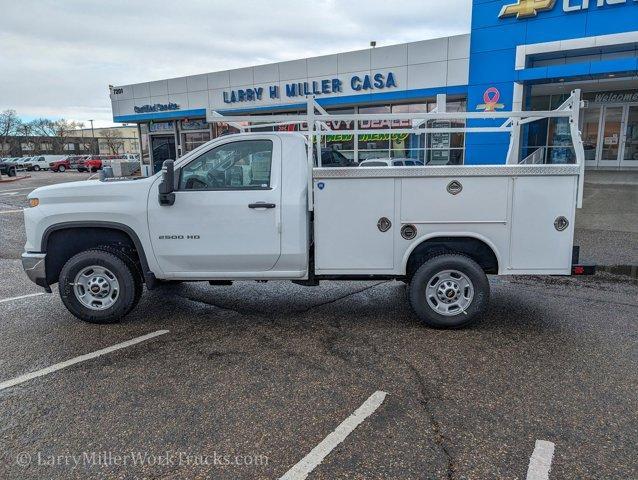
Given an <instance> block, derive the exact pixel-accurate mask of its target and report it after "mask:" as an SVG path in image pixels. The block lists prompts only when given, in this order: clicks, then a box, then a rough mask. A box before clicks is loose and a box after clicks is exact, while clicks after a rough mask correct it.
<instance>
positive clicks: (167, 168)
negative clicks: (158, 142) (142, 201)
mask: <svg viewBox="0 0 638 480" xmlns="http://www.w3.org/2000/svg"><path fill="white" fill-rule="evenodd" d="M158 200H159V204H160V205H162V206H164V207H168V206H171V205H173V204H174V203H175V162H174V161H173V160H166V161H164V164H163V165H162V182H161V183H160V184H159V194H158Z"/></svg>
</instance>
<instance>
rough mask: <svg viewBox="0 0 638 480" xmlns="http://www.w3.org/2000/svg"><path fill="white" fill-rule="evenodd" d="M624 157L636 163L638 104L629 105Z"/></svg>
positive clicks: (637, 161)
mask: <svg viewBox="0 0 638 480" xmlns="http://www.w3.org/2000/svg"><path fill="white" fill-rule="evenodd" d="M624 157H625V160H629V161H632V162H634V163H638V105H633V106H630V107H629V115H628V117H627V135H626V137H625V155H624Z"/></svg>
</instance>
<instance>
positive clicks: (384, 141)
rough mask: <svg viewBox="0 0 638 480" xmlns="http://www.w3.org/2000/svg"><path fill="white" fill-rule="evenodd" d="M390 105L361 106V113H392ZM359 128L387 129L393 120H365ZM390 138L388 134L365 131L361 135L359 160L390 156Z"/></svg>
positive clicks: (360, 123) (390, 126)
mask: <svg viewBox="0 0 638 480" xmlns="http://www.w3.org/2000/svg"><path fill="white" fill-rule="evenodd" d="M391 111H392V110H391V107H390V105H379V106H374V107H359V113H361V114H375V113H391ZM359 128H361V129H365V130H375V129H377V130H385V129H390V128H392V122H389V121H383V120H363V121H360V122H359ZM390 138H391V136H390V135H388V134H376V133H364V134H360V135H359V161H362V160H367V159H369V158H389V157H390Z"/></svg>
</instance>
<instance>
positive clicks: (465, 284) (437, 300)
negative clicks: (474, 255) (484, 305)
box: [425, 270, 474, 317]
mask: <svg viewBox="0 0 638 480" xmlns="http://www.w3.org/2000/svg"><path fill="white" fill-rule="evenodd" d="M425 297H426V299H427V302H428V305H429V306H430V308H431V309H432V310H434V311H435V312H436V313H438V314H440V315H444V316H446V317H453V316H455V315H459V314H462V313H464V312H465V311H466V310H467V309H468V308H469V306H470V305H471V303H472V300H473V299H474V285H473V284H472V281H471V280H470V279H469V277H468V276H467V275H465V274H464V273H462V272H459V271H458V270H443V271H441V272H438V273H436V274H435V275H433V276H432V278H430V280H429V281H428V283H427V287H426V288H425Z"/></svg>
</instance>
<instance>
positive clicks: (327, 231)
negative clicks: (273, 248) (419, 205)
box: [314, 178, 400, 274]
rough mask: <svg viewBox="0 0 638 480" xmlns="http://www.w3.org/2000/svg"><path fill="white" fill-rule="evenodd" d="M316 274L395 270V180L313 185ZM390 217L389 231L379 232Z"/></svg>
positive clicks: (330, 181) (332, 181)
mask: <svg viewBox="0 0 638 480" xmlns="http://www.w3.org/2000/svg"><path fill="white" fill-rule="evenodd" d="M314 194H315V195H314V197H315V219H314V240H315V268H316V271H317V273H329V272H330V271H333V272H335V273H342V274H347V273H350V274H358V273H359V274H365V273H367V272H366V271H379V270H392V269H393V268H394V232H395V229H396V228H399V227H400V226H398V225H397V223H396V222H395V217H394V215H395V212H394V204H395V180H394V179H393V178H347V179H345V178H338V179H325V180H323V179H318V180H315V181H314ZM382 217H386V218H387V219H389V220H390V221H391V222H392V226H391V228H390V229H389V230H388V231H386V232H381V231H380V230H379V228H378V226H377V224H378V223H379V220H380V219H381V218H382Z"/></svg>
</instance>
